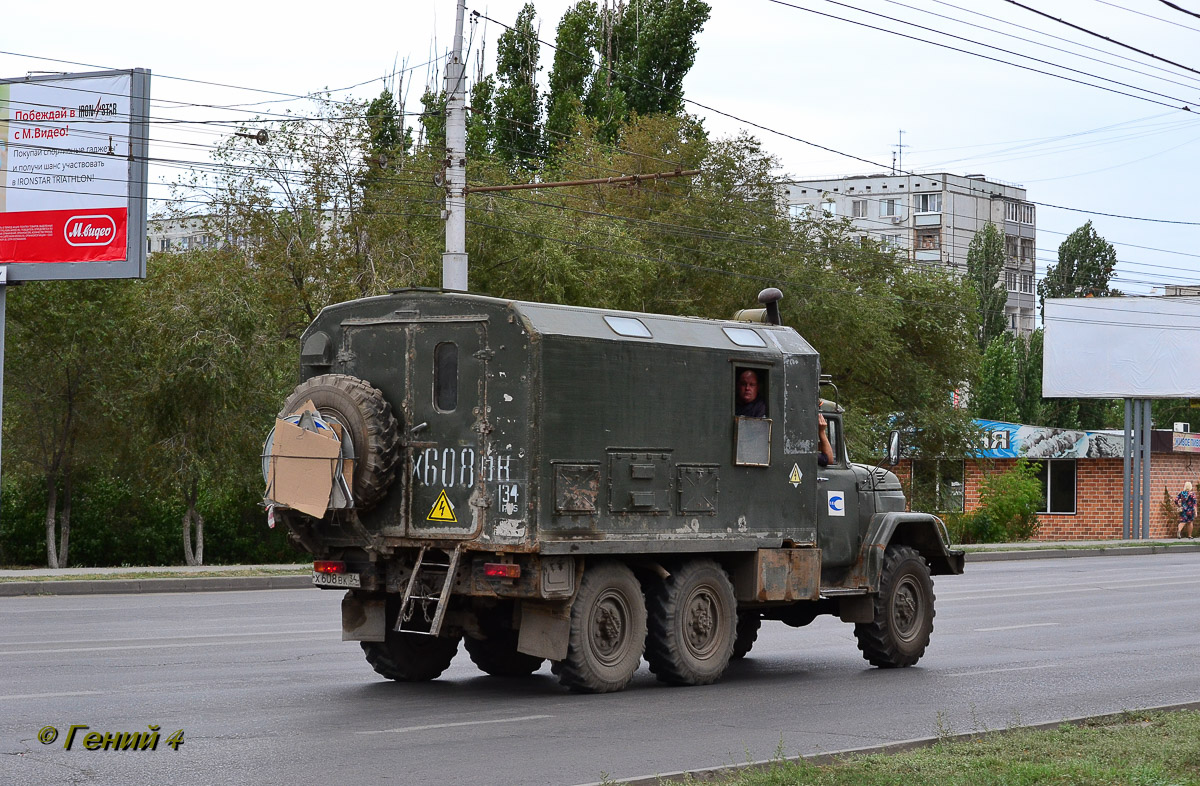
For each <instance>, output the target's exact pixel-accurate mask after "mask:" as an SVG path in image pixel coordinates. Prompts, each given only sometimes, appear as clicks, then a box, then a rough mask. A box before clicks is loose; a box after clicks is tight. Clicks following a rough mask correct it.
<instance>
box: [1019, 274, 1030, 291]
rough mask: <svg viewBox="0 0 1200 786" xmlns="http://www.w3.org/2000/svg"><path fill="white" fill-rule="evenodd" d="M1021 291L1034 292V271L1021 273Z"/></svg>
mask: <svg viewBox="0 0 1200 786" xmlns="http://www.w3.org/2000/svg"><path fill="white" fill-rule="evenodd" d="M1021 291H1022V292H1026V293H1032V292H1033V274H1032V273H1022V274H1021Z"/></svg>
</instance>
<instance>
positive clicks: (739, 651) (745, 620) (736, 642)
mask: <svg viewBox="0 0 1200 786" xmlns="http://www.w3.org/2000/svg"><path fill="white" fill-rule="evenodd" d="M761 626H762V617H760V616H758V612H754V611H739V612H738V618H737V633H736V635H735V636H734V639H733V655H732V657H733V659H734V660H740V659H741V658H744V657H746V655H747V654H748V653H749V652H750V650H751V649H752V648H753V647H754V642H756V641H758V629H759V628H760V627H761Z"/></svg>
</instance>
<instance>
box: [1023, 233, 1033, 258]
mask: <svg viewBox="0 0 1200 786" xmlns="http://www.w3.org/2000/svg"><path fill="white" fill-rule="evenodd" d="M1033 254H1034V247H1033V238H1028V237H1023V238H1021V262H1028V261H1029V260H1031V259H1033Z"/></svg>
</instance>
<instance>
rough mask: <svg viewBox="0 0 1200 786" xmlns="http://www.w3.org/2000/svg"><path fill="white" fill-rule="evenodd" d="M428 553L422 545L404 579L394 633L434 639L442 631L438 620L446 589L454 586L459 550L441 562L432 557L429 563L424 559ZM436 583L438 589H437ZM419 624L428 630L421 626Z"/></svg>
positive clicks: (447, 594) (443, 612)
mask: <svg viewBox="0 0 1200 786" xmlns="http://www.w3.org/2000/svg"><path fill="white" fill-rule="evenodd" d="M428 551H429V549H428V548H427V547H425V546H422V547H421V551H420V552H418V553H417V564H416V565H414V566H413V571H412V575H411V576H409V577H408V586H406V587H405V588H404V598H403V599H402V600H401V602H400V614H399V616H398V617H397V618H396V628H395V629H396V630H397V631H402V632H405V633H424V634H426V635H429V636H436V635H438V633H439V632H440V631H441V629H442V620H444V619H445V617H446V606H447V603H448V601H449V600H450V589H451V587H453V586H454V575H455V573H456V572H457V571H458V558H459V556H460V555H461V554H462V551H461V549H458V548H456V549H454V551H451V552H450V553H449V556H448V557H447V558H446V561H445V562H442V561H441V560H440V559H439V558H436V557H435V558H434V559H433V560H432V561H430V560H427V555H426V552H428ZM439 582H440V583H441V589H440V590H437V586H438V583H439ZM435 592H436V594H434V593H435ZM418 609H419V610H420V613H419V614H418ZM423 624H425V625H428V626H429V627H428V628H426V627H422V625H423Z"/></svg>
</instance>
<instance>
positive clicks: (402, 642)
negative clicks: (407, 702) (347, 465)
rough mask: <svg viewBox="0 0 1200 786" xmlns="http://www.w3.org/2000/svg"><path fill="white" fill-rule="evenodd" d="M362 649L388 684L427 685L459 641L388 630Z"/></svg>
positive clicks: (368, 642) (437, 673) (447, 660)
mask: <svg viewBox="0 0 1200 786" xmlns="http://www.w3.org/2000/svg"><path fill="white" fill-rule="evenodd" d="M314 403H315V402H314ZM362 648H363V652H365V653H366V655H367V663H370V664H371V668H373V669H375V671H376V672H378V673H379V674H380V675H382V676H384V677H387V678H388V679H389V680H396V681H397V682H426V681H428V680H432V679H436V678H437V677H439V676H441V674H442V672H443V671H445V670H446V669H447V668H449V666H450V661H452V660H454V656H455V654H456V653H457V652H458V638H457V637H456V638H452V639H447V638H442V637H440V636H426V635H424V634H421V633H400V632H398V631H394V630H391V631H388V634H387V640H386V641H364V642H362Z"/></svg>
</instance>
